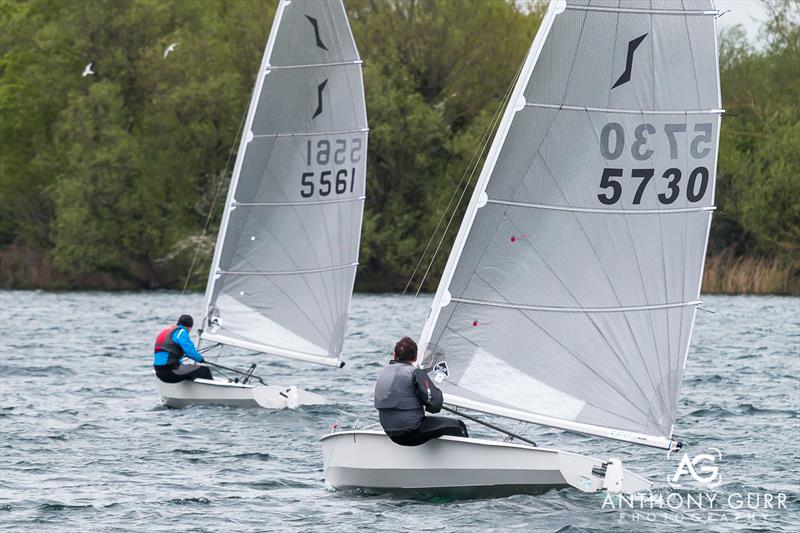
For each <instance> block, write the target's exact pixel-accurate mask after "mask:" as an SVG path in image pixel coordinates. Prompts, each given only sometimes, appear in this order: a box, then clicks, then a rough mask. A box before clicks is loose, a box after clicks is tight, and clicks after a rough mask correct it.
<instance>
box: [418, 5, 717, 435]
mask: <svg viewBox="0 0 800 533" xmlns="http://www.w3.org/2000/svg"><path fill="white" fill-rule="evenodd" d="M715 15H716V11H714V10H713V5H712V4H711V2H709V1H675V0H630V1H627V0H626V1H624V2H621V1H620V0H569V1H568V2H564V1H559V2H552V3H551V5H550V6H549V8H548V11H547V14H546V15H545V18H544V20H543V22H542V26H541V28H540V30H539V33H538V34H537V36H536V39H535V40H534V42H533V45H532V47H531V49H530V51H529V53H528V56H527V58H526V61H525V64H524V66H523V68H522V71H521V73H520V77H519V80H518V82H517V85H516V87H515V89H514V91H513V93H512V96H511V99H510V103H509V105H508V108H507V109H506V111H505V115H504V118H503V120H502V122H501V124H500V127H499V130H498V133H497V135H496V137H495V140H494V143H493V145H492V148H491V150H490V152H489V154H488V156H487V161H486V163H485V166H484V168H483V170H482V173H481V175H480V177H479V180H478V183H477V185H476V188H475V191H474V193H473V196H472V199H471V203H470V205H469V207H468V209H467V212H466V215H465V218H464V221H463V224H462V226H461V229H460V231H459V234H458V236H457V238H456V241H455V244H454V247H453V250H452V253H451V255H450V258H449V260H448V263H447V267H446V269H445V272H444V275H443V279H442V281H441V284H440V286H439V289H438V291H437V294H436V297H435V299H434V302H433V306H432V309H431V313H430V315H429V318H428V321H427V323H426V325H425V328H424V330H423V333H422V336H421V340H420V345H421V346H425V347H426V350H425V353H426V355H425V359H424V361H423V362H422V365H423V366H425V367H427V368H431V367H434V366H435V365H437V364H438V366H437V368H438V369H440V370H446V373H447V374H448V375H447V377H446V378H445V375H444V372H437V375H436V376H435V378H436V379H437V380H439V379H442V378H444V381H443V383H442V387H443V389H444V391H445V401H446V402H447V403H449V404H451V405H456V406H461V407H466V408H473V409H477V410H481V411H484V412H487V413H493V414H497V415H501V416H506V417H510V418H515V419H519V420H525V421H529V422H534V423H540V424H545V425H549V426H553V427H557V428H562V429H567V430H573V431H578V432H583V433H588V434H595V435H602V436H606V437H610V438H615V439H620V440H625V441H630V442H636V443H641V444H646V445H651V446H657V447H663V448H669V447H671V446H673V445H674V442H672V440H671V437H672V426H673V423H674V421H675V416H676V409H677V401H678V395H679V390H680V384H681V380H682V377H683V371H684V367H685V364H686V358H687V353H688V348H689V341H690V337H691V332H692V326H693V323H694V316H695V311H696V307H697V305H698V304H699V303H700V302H699V296H700V283H701V279H702V272H703V265H704V257H705V251H706V245H707V238H708V232H709V227H710V223H711V213H712V211H713V209H714V207H713V204H714V184H715V178H716V160H717V146H718V139H719V127H720V120H721V114H722V110H721V109H720V107H721V103H720V92H719V76H718V72H719V69H718V62H717V46H716V32H715ZM442 363H445V364H442Z"/></svg>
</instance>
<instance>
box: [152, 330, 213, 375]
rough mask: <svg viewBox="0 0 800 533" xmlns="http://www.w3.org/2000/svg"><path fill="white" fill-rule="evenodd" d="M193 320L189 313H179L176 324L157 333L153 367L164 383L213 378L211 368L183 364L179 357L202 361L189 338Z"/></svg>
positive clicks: (201, 356)
mask: <svg viewBox="0 0 800 533" xmlns="http://www.w3.org/2000/svg"><path fill="white" fill-rule="evenodd" d="M192 325H194V320H193V319H192V317H191V316H189V315H181V317H180V318H179V319H178V322H177V324H175V325H174V326H170V327H168V328H166V329H165V330H163V331H162V332H161V333H159V334H158V337H157V338H156V344H155V347H154V352H155V354H154V356H153V368H155V371H156V376H158V379H160V380H161V381H163V382H165V383H179V382H181V381H185V380H195V379H197V378H202V379H213V378H212V376H211V370H209V369H208V367H207V366H202V365H193V364H189V365H183V364H181V359H182V358H183V357H184V356H186V357H188V358H190V359H193V360H195V361H197V362H198V363H202V362H203V355H202V354H201V353H200V352H198V351H197V348H195V347H194V343H193V342H192V339H190V338H189V333H190V332H191V329H192Z"/></svg>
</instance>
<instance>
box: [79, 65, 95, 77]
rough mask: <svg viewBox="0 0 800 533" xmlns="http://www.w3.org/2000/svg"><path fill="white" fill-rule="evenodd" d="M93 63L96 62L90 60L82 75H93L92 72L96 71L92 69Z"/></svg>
mask: <svg viewBox="0 0 800 533" xmlns="http://www.w3.org/2000/svg"><path fill="white" fill-rule="evenodd" d="M92 65H94V63H91V62H90V63H89V64H88V65H86V66H85V67H84V68H83V74H81V77H83V78H85V77H86V76H91V75H92V74H94V71H93V70H92Z"/></svg>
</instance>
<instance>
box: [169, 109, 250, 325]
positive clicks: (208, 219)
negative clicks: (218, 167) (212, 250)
mask: <svg viewBox="0 0 800 533" xmlns="http://www.w3.org/2000/svg"><path fill="white" fill-rule="evenodd" d="M246 118H247V110H245V112H244V114H243V115H242V120H241V122H239V129H238V130H237V132H236V138H235V140H234V141H233V145H231V150H230V152H229V153H228V161H227V162H226V163H225V168H224V169H223V171H222V175H221V176H220V180H219V184H218V185H217V190H216V192H215V193H214V199H213V200H212V201H211V207H210V208H209V209H208V216H207V217H206V223H205V225H204V226H203V233H202V234H201V235H200V239H199V240H198V242H197V246H196V247H195V249H194V257H192V263H191V265H190V266H189V272H188V273H187V274H186V279H185V280H184V282H183V289H182V290H181V296H184V295H185V294H186V288H187V287H188V286H189V280H190V279H191V278H192V272H193V271H194V267H195V264H196V263H197V257H198V255H199V254H200V248H201V247H202V246H203V238H204V237H205V236H206V233H208V226H209V224H211V217H212V216H213V215H214V209H215V208H216V207H217V201H218V200H219V193H220V192H221V191H222V184H223V183H225V181H226V178H227V176H228V169H229V168H230V166H231V160H232V159H233V153H234V152H235V151H236V147H237V146H238V145H239V139H240V137H241V134H242V128H243V127H244V121H245V119H246ZM184 310H185V308H184Z"/></svg>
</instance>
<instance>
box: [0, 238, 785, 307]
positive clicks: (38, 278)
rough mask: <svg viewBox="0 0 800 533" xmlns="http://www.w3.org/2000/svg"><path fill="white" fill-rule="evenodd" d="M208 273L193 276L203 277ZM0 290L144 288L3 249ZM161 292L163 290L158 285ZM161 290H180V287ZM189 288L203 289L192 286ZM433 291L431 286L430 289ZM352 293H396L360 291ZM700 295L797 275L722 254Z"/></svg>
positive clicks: (778, 286) (781, 288)
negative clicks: (75, 273) (72, 273)
mask: <svg viewBox="0 0 800 533" xmlns="http://www.w3.org/2000/svg"><path fill="white" fill-rule="evenodd" d="M206 275H207V272H200V273H198V274H197V275H196V276H193V277H196V278H202V279H205V276H206ZM0 288H2V289H42V290H56V291H59V290H110V291H115V290H119V291H129V290H145V288H144V287H142V285H141V284H140V283H138V282H137V280H130V279H123V278H119V277H114V276H112V275H110V274H108V273H96V274H84V275H81V276H80V277H70V276H69V275H66V274H64V273H63V272H61V271H59V270H58V268H57V267H56V266H55V265H54V264H53V262H52V260H51V259H50V258H49V256H48V255H47V254H46V253H44V252H42V251H40V250H30V249H20V248H16V247H6V248H5V249H3V250H0ZM160 288H165V287H160ZM166 288H172V289H179V288H180V287H179V286H171V287H166ZM190 290H191V291H193V292H198V291H202V290H203V287H202V285H199V284H198V283H192V284H191V285H190ZM434 290H435V288H434ZM356 292H401V291H400V290H396V291H381V290H379V289H372V290H369V289H366V290H365V289H363V288H360V287H358V286H357V287H356ZM701 293H702V294H729V295H736V294H751V295H757V294H759V295H767V294H771V295H781V296H800V283H798V273H797V271H796V269H795V267H793V266H792V265H791V264H788V263H786V262H785V261H782V260H780V259H775V258H759V257H743V256H737V255H736V254H734V253H733V252H732V251H730V250H727V251H725V252H723V253H721V254H719V255H714V256H709V257H707V258H706V265H705V270H704V272H703V288H702V291H701Z"/></svg>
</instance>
